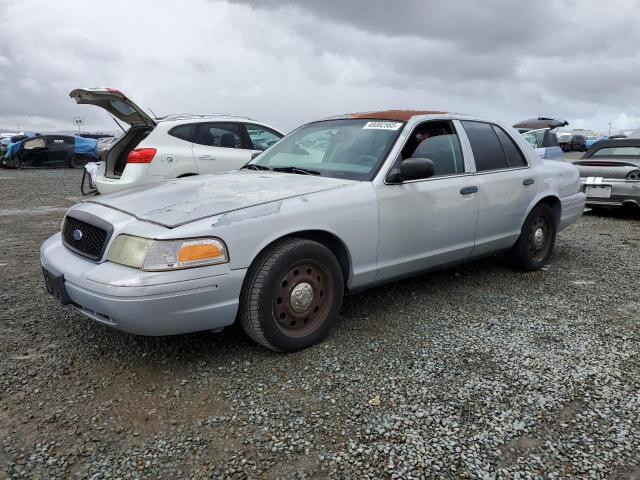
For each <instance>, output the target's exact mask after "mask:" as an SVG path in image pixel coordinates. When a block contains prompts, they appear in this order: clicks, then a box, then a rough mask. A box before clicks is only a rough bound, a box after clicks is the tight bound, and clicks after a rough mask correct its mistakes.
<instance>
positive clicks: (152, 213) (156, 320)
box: [41, 110, 585, 351]
mask: <svg viewBox="0 0 640 480" xmlns="http://www.w3.org/2000/svg"><path fill="white" fill-rule="evenodd" d="M584 198H585V195H584V193H582V192H580V179H579V174H578V170H577V168H575V167H574V166H573V165H571V164H570V163H565V162H557V161H546V160H542V159H540V158H539V157H538V156H537V155H536V153H535V152H534V151H533V150H532V148H531V147H530V145H529V144H528V143H527V142H526V140H524V138H522V136H521V135H519V134H518V133H517V132H516V131H515V130H513V129H512V128H510V127H505V126H502V125H500V124H498V123H494V122H489V121H485V120H482V119H477V118H472V117H466V116H462V115H449V114H444V113H434V112H415V111H398V110H394V111H386V112H369V113H363V114H351V115H342V116H339V117H334V118H331V119H327V120H324V121H319V122H313V123H310V124H307V125H304V126H302V127H300V128H299V129H297V130H295V131H294V132H292V133H290V134H289V135H287V136H286V137H285V138H284V139H283V140H282V141H280V142H278V143H277V144H276V145H274V146H273V147H272V148H270V149H269V150H267V151H266V152H264V153H263V154H262V155H260V156H258V157H257V158H255V159H254V160H253V161H252V162H250V163H249V164H247V165H245V166H244V167H243V169H242V170H236V171H233V172H227V173H225V174H219V175H207V176H203V177H191V178H185V179H180V180H175V181H172V182H164V183H161V184H156V185H150V186H149V187H148V188H145V189H133V190H131V191H125V192H119V193H117V194H113V195H105V196H102V197H99V198H98V199H94V198H89V199H87V200H86V201H84V202H82V203H81V204H79V205H76V206H75V207H73V208H71V209H70V210H69V211H68V212H67V214H66V219H65V222H64V226H63V230H62V234H56V235H54V236H53V237H51V238H50V239H49V240H47V241H46V242H45V243H44V245H43V246H42V249H41V262H42V265H43V269H44V272H45V278H46V284H47V287H48V289H49V290H50V291H51V293H52V294H54V295H56V296H57V297H58V298H59V299H60V300H61V301H62V302H63V303H71V304H73V305H75V306H76V307H77V308H79V309H80V311H81V312H82V313H84V314H85V315H87V316H89V317H90V318H92V319H94V320H96V321H99V322H102V323H104V324H106V325H109V326H111V327H115V328H119V329H122V330H125V331H129V332H132V333H137V334H144V335H168V334H176V333H185V332H190V331H197V330H206V329H215V328H222V327H224V326H226V325H229V324H231V323H233V322H234V321H235V320H236V317H237V318H238V321H239V322H240V324H241V325H242V327H243V328H244V330H245V332H247V334H248V335H249V336H251V337H252V338H253V339H254V340H255V341H256V342H258V343H260V344H261V345H264V346H266V347H268V348H272V349H275V350H280V351H292V350H298V349H301V348H305V347H308V346H310V345H313V344H314V343H316V342H318V341H320V340H321V339H322V338H323V337H324V335H326V333H327V332H328V331H329V329H330V328H331V327H332V326H333V325H334V324H335V322H336V320H337V315H338V313H339V311H340V308H341V304H342V299H343V295H344V293H345V291H347V290H350V291H357V290H361V289H365V288H368V287H371V286H374V285H378V284H381V283H383V282H388V281H391V280H393V279H396V278H402V277H406V276H410V275H416V274H418V273H421V272H425V271H429V270H433V269H436V268H442V267H443V266H446V265H451V264H453V263H458V262H465V261H468V260H470V259H473V258H478V257H482V256H486V255H492V254H495V253H496V252H505V251H506V252H508V253H507V255H508V257H509V260H510V261H511V262H512V264H513V265H514V266H516V267H517V268H520V269H524V270H537V269H539V268H541V267H542V266H544V265H545V264H546V262H547V261H548V259H549V256H550V255H551V251H552V249H553V244H554V240H555V235H556V232H557V231H559V230H561V229H563V228H565V227H566V226H568V225H570V224H571V223H573V222H574V221H576V220H577V219H578V218H579V217H580V215H582V211H583V209H584ZM123 287H126V288H123Z"/></svg>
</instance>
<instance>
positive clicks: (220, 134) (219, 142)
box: [193, 123, 242, 148]
mask: <svg viewBox="0 0 640 480" xmlns="http://www.w3.org/2000/svg"><path fill="white" fill-rule="evenodd" d="M193 141H194V143H198V144H200V145H206V146H208V147H223V148H242V139H241V137H240V128H239V127H238V124H236V123H202V124H200V125H198V131H197V133H196V136H195V138H194V140H193Z"/></svg>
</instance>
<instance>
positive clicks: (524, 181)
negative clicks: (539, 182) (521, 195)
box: [522, 178, 536, 185]
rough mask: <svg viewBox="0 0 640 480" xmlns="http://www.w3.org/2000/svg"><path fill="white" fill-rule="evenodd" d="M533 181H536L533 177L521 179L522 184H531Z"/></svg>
mask: <svg viewBox="0 0 640 480" xmlns="http://www.w3.org/2000/svg"><path fill="white" fill-rule="evenodd" d="M534 183H536V181H535V180H534V179H533V178H525V179H524V180H523V181H522V184H523V185H533V184H534Z"/></svg>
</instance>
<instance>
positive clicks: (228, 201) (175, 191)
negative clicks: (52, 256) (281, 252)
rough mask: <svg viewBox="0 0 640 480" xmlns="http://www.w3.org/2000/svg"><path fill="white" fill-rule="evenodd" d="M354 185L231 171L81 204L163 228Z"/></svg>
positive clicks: (285, 174)
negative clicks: (97, 207) (116, 211)
mask: <svg viewBox="0 0 640 480" xmlns="http://www.w3.org/2000/svg"><path fill="white" fill-rule="evenodd" d="M355 183H359V182H357V181H353V180H342V179H338V178H328V177H319V176H311V175H297V174H289V173H276V172H257V171H249V170H236V171H232V172H226V173H220V174H215V175H201V176H193V177H187V178H181V179H176V180H169V181H165V182H162V183H156V184H151V185H148V186H143V187H139V188H133V189H130V190H124V191H122V192H117V193H111V194H109V195H104V196H102V195H101V196H98V197H93V198H91V199H88V200H85V202H86V203H96V204H99V205H103V206H106V207H110V208H113V209H116V210H119V211H121V212H125V213H128V214H130V215H133V216H134V217H136V218H138V219H140V220H145V221H148V222H152V223H156V224H159V225H162V226H165V227H168V228H173V227H177V226H179V225H183V224H185V223H190V222H194V221H196V220H201V219H203V218H207V217H213V216H216V215H221V214H224V213H228V212H233V211H235V210H240V209H243V208H248V207H254V206H256V205H262V204H265V203H269V202H275V201H278V200H284V199H286V198H292V197H297V196H300V195H306V194H310V193H315V192H320V191H323V190H330V189H334V188H340V187H344V186H347V185H352V184H355Z"/></svg>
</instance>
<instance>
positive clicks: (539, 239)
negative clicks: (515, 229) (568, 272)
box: [507, 203, 556, 271]
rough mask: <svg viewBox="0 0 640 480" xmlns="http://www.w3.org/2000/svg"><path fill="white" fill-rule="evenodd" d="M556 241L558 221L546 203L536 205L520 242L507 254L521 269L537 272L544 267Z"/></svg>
mask: <svg viewBox="0 0 640 480" xmlns="http://www.w3.org/2000/svg"><path fill="white" fill-rule="evenodd" d="M555 240H556V219H555V215H554V213H553V209H552V208H551V207H550V206H549V205H547V204H546V203H540V204H538V205H536V206H535V207H534V208H533V210H531V212H530V213H529V216H528V217H527V219H526V220H525V222H524V225H523V226H522V230H521V232H520V236H519V237H518V241H517V242H516V243H515V245H514V246H513V247H512V248H511V250H510V251H509V253H508V254H507V257H508V259H509V260H510V262H511V264H512V265H513V266H514V267H516V268H519V269H522V270H528V271H535V270H540V268H542V267H544V266H545V265H546V263H547V261H548V260H549V257H550V256H551V252H552V251H553V245H554V243H555Z"/></svg>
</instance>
